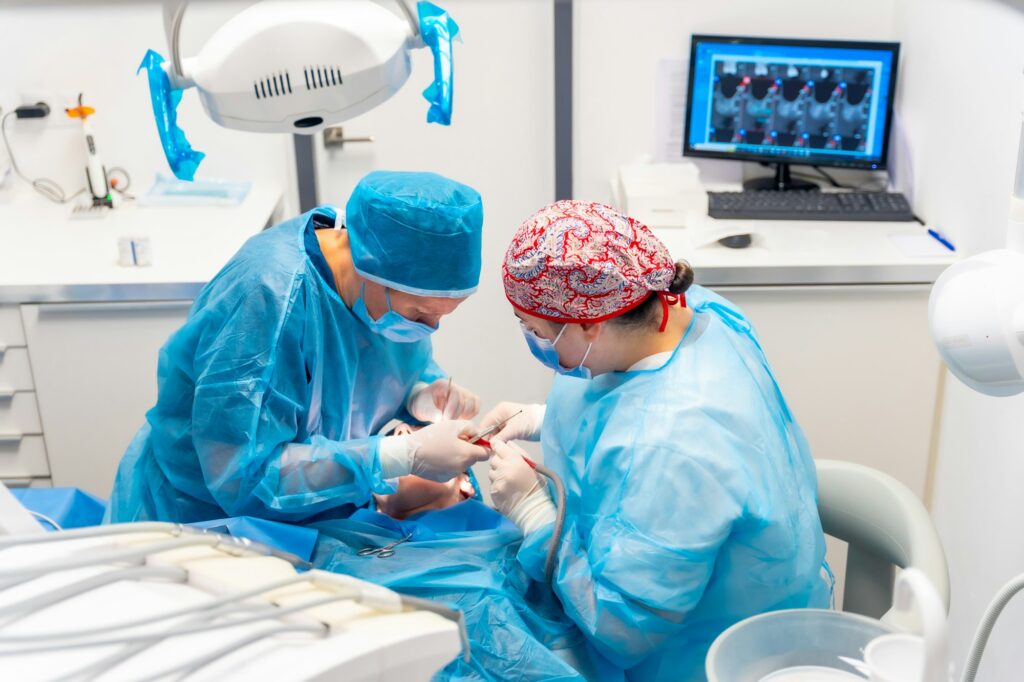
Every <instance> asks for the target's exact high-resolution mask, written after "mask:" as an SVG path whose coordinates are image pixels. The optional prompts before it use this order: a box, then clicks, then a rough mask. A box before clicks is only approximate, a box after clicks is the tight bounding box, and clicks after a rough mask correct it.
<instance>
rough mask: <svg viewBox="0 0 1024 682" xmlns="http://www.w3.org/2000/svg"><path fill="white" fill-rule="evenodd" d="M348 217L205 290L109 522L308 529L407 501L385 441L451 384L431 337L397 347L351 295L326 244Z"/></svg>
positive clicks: (282, 238)
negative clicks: (428, 391)
mask: <svg viewBox="0 0 1024 682" xmlns="http://www.w3.org/2000/svg"><path fill="white" fill-rule="evenodd" d="M335 218H336V214H335V212H334V209H331V208H328V207H322V208H319V209H315V210H314V211H310V212H309V213H306V214H304V215H301V216H298V217H297V218H294V219H292V220H289V221H287V222H285V223H282V224H281V225H278V226H276V227H273V228H271V229H269V230H266V231H265V232H262V233H260V234H258V235H256V236H254V237H252V238H251V239H249V240H248V241H247V242H246V243H245V245H243V246H242V248H241V249H240V250H239V252H238V253H237V254H236V255H235V256H234V257H233V258H232V259H231V260H230V261H229V262H228V264H227V265H225V266H224V268H223V269H222V270H221V271H220V272H219V273H218V274H217V276H216V277H215V278H214V279H213V280H212V281H211V282H210V283H209V284H207V285H206V286H205V287H204V288H203V290H202V291H201V292H200V294H199V296H198V297H197V298H196V300H195V303H194V305H193V306H192V310H191V311H190V313H189V316H188V319H187V321H186V322H185V324H184V326H183V327H182V328H181V329H179V330H178V331H177V332H175V333H174V335H172V336H171V338H170V339H169V340H168V341H167V343H166V345H165V346H164V347H163V349H162V350H161V351H160V358H159V366H158V374H157V380H158V397H157V403H156V406H155V407H153V409H151V410H150V411H149V412H148V413H147V414H146V422H145V424H144V425H143V426H142V428H141V429H140V430H139V432H138V433H137V434H136V436H135V438H134V439H133V440H132V442H131V444H130V445H129V447H128V450H127V452H126V453H125V455H124V457H123V459H122V460H121V464H120V466H119V467H118V472H117V478H116V480H115V483H114V490H113V493H112V494H111V499H110V505H109V508H108V512H107V520H108V521H113V522H127V521H143V520H163V521H177V522H185V523H187V522H193V521H204V520H209V519H218V518H222V517H226V516H246V515H248V516H256V517H260V518H266V519H275V520H282V521H290V522H302V521H310V520H313V519H320V518H340V517H345V516H348V515H349V514H351V513H352V512H353V511H354V510H355V509H356V508H358V507H359V506H362V505H365V504H366V503H367V502H369V501H370V499H371V495H372V493H374V492H377V493H390V492H393V491H394V486H393V485H392V484H390V483H388V482H387V481H386V480H384V479H383V478H382V476H381V468H380V460H379V456H378V444H379V437H377V436H375V435H374V434H376V433H377V432H378V431H379V430H380V429H381V427H383V426H384V424H386V423H387V422H388V421H389V420H391V419H392V418H395V417H398V418H401V419H403V420H408V419H410V417H409V416H408V414H407V413H406V412H405V409H404V404H405V400H406V398H407V397H408V395H409V392H410V390H411V389H412V388H413V387H414V386H415V384H416V383H417V382H419V381H425V382H430V381H433V380H434V379H437V378H439V377H441V376H443V373H442V372H441V370H440V368H438V367H437V365H436V364H434V362H433V360H432V359H431V345H430V341H429V339H427V340H422V341H417V342H414V343H395V342H392V341H388V340H387V339H385V338H384V337H383V336H380V335H378V334H375V333H374V332H372V331H371V330H370V329H369V328H367V326H366V325H364V324H363V323H362V322H361V321H360V320H359V319H358V318H357V317H356V316H355V315H354V314H353V313H352V312H351V310H350V309H349V308H348V307H347V306H346V305H345V303H344V301H343V300H342V299H341V297H340V296H339V295H338V293H337V291H336V290H335V286H334V282H333V279H332V278H331V277H330V273H329V272H323V269H324V268H323V255H322V254H321V253H320V250H319V245H318V243H317V240H316V236H315V233H314V229H315V225H317V224H328V225H329V224H333V223H334V221H335ZM196 248H202V245H201V244H197V245H196ZM318 263H319V264H320V266H319V267H318V265H317V264H318Z"/></svg>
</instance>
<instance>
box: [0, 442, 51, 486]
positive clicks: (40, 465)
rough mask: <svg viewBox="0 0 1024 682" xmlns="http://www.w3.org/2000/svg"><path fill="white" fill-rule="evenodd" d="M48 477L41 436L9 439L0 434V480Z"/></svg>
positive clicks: (44, 449) (47, 465) (48, 471)
mask: <svg viewBox="0 0 1024 682" xmlns="http://www.w3.org/2000/svg"><path fill="white" fill-rule="evenodd" d="M49 475H50V465H49V464H48V463H47V461H46V446H45V445H43V437H42V436H23V437H21V438H16V437H10V436H9V435H5V434H3V433H0V478H33V477H47V476H49Z"/></svg>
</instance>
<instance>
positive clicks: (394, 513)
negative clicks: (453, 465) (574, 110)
mask: <svg viewBox="0 0 1024 682" xmlns="http://www.w3.org/2000/svg"><path fill="white" fill-rule="evenodd" d="M474 495H476V490H475V489H474V488H473V483H472V482H471V481H470V480H469V476H467V475H466V474H459V475H458V476H456V477H455V478H453V479H452V480H450V481H447V482H445V483H437V482H435V481H429V480H427V479H425V478H420V477H419V476H402V477H401V478H399V479H398V491H397V492H394V493H392V494H390V495H374V496H373V497H374V499H376V500H377V508H378V509H379V510H380V511H381V512H382V513H384V514H387V515H388V516H390V517H392V518H395V519H405V518H408V517H410V516H412V515H413V514H418V513H420V512H423V511H428V510H430V509H446V508H448V507H452V506H454V505H456V504H458V503H459V502H462V501H463V500H468V499H469V498H471V497H473V496H474Z"/></svg>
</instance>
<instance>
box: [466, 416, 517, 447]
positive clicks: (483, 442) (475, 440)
mask: <svg viewBox="0 0 1024 682" xmlns="http://www.w3.org/2000/svg"><path fill="white" fill-rule="evenodd" d="M522 413H523V411H522V410H519V411H518V412H516V413H515V414H512V415H509V416H508V417H505V418H504V419H502V420H501V421H500V422H498V423H497V424H495V425H494V426H492V427H491V428H489V429H485V430H483V431H481V432H480V433H478V434H476V435H475V436H473V437H472V438H470V439H469V444H470V445H480V446H482V447H485V448H489V447H491V442H490V441H489V440H487V438H486V437H487V436H489V435H491V434H492V433H497V432H498V431H500V430H501V427H503V426H504V425H505V424H507V423H508V422H510V421H512V419H513V418H514V417H518V416H519V415H521V414H522Z"/></svg>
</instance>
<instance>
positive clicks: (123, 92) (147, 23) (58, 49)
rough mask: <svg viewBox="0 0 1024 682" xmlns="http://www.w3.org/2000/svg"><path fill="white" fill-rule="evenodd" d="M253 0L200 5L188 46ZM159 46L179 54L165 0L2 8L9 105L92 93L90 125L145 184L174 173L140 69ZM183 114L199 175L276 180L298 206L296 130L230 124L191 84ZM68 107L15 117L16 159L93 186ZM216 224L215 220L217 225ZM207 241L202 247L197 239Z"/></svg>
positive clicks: (33, 172) (70, 183)
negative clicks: (197, 154) (212, 112)
mask: <svg viewBox="0 0 1024 682" xmlns="http://www.w3.org/2000/svg"><path fill="white" fill-rule="evenodd" d="M249 4H251V3H248V2H203V3H192V5H191V6H190V7H189V9H188V12H187V14H186V16H185V23H184V29H183V33H182V48H183V52H184V54H185V55H190V54H194V53H195V52H196V51H198V49H199V48H200V47H201V46H202V44H203V42H204V41H205V40H206V38H208V37H209V36H210V35H211V34H212V33H213V31H215V30H216V28H217V27H218V26H220V25H221V24H222V23H223V22H224V21H225V20H226V19H227V18H228V17H230V16H232V15H233V14H235V13H237V12H238V11H239V10H240V9H242V8H244V7H246V6H247V5H249ZM149 48H153V49H155V50H156V51H157V52H159V53H161V54H162V55H164V57H168V56H169V52H168V49H167V46H166V40H165V38H164V33H163V22H162V10H161V5H160V3H159V2H152V1H150V2H133V3H128V2H39V3H23V2H19V3H4V5H3V6H0V106H3V107H4V110H5V111H9V110H11V109H12V108H13V106H15V105H17V104H22V103H24V97H25V96H26V95H29V94H32V93H35V92H43V93H47V92H49V93H54V94H57V95H59V94H60V93H70V94H72V95H74V94H75V93H78V92H84V93H85V103H86V104H88V105H91V106H93V107H95V109H96V115H95V116H94V117H92V118H91V119H90V123H91V125H92V127H93V130H94V132H95V135H96V140H97V145H98V147H99V151H100V154H101V156H102V157H103V159H104V161H105V163H106V165H107V166H108V167H110V166H122V167H124V168H126V169H127V170H128V172H129V173H131V174H132V181H133V187H132V190H131V191H133V192H136V193H139V192H144V191H145V190H146V189H147V188H148V187H149V186H150V185H151V184H152V182H153V178H154V175H155V173H156V172H157V171H161V172H163V173H165V174H169V170H168V168H167V162H166V161H165V160H164V157H163V151H162V148H161V146H160V141H159V138H158V136H157V132H156V126H155V123H154V119H153V113H152V105H151V104H150V98H149V86H148V84H147V81H146V78H145V75H141V74H140V75H138V76H136V75H135V70H136V69H137V68H138V66H139V63H140V62H141V61H142V57H143V55H144V54H145V53H146V50H147V49H149ZM178 111H179V122H180V125H181V127H182V128H183V129H184V131H185V133H186V135H187V136H188V138H189V140H190V142H191V143H192V146H193V147H194V148H195V149H197V150H199V151H203V152H206V154H207V158H206V159H205V160H204V161H203V164H202V165H201V166H200V170H199V173H198V174H197V177H210V178H214V177H227V178H232V179H255V178H260V179H269V180H273V181H275V182H276V183H278V184H279V185H280V186H281V187H283V188H285V189H286V190H287V194H286V206H285V213H286V214H287V213H289V212H292V211H291V209H292V208H293V207H294V206H295V205H296V203H295V200H294V198H293V196H294V191H293V188H292V186H293V185H294V180H293V177H294V161H293V155H292V142H291V136H287V135H253V134H248V133H241V132H236V131H231V130H225V129H223V128H220V127H218V126H216V125H215V124H213V123H212V122H211V121H210V120H209V119H208V118H207V117H206V115H205V114H204V113H203V111H202V106H201V105H200V103H199V100H198V99H197V97H196V94H195V92H187V93H186V94H185V96H184V98H183V100H182V103H181V106H180V107H179V109H178ZM74 123H75V122H72V121H70V120H69V119H68V118H67V116H66V115H65V114H64V112H63V111H54V112H52V114H51V118H50V120H47V121H45V122H43V121H17V120H14V119H13V118H12V120H9V121H8V124H7V130H8V134H9V137H10V138H11V144H12V146H13V147H14V151H15V155H16V159H17V161H18V164H19V165H20V166H21V167H22V170H23V171H24V172H25V173H26V174H27V175H29V176H30V177H37V176H46V177H50V178H53V179H54V180H56V181H58V182H59V183H60V184H61V185H62V186H63V187H64V188H65V189H66V190H69V191H73V190H77V189H78V188H80V187H82V186H84V182H85V180H84V170H83V167H84V159H85V152H84V142H83V141H82V135H81V130H80V128H79V127H76V125H74ZM214 227H215V226H211V229H214ZM198 246H201V245H197V247H198Z"/></svg>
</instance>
